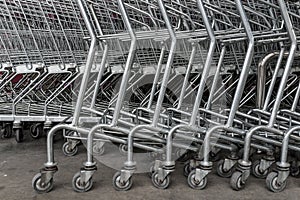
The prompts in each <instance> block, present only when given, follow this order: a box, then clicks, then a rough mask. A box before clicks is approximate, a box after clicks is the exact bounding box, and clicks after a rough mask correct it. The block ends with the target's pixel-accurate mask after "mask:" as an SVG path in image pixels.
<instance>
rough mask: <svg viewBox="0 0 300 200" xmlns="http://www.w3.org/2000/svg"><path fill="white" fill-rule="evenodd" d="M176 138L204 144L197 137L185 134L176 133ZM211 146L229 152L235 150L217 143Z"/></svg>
mask: <svg viewBox="0 0 300 200" xmlns="http://www.w3.org/2000/svg"><path fill="white" fill-rule="evenodd" d="M175 136H176V138H180V139H185V140H187V141H191V142H197V143H199V144H201V143H203V139H200V138H196V137H193V136H188V135H183V134H178V133H176V134H175ZM211 145H214V146H215V147H219V148H221V149H226V150H229V151H233V150H234V148H233V147H232V146H229V145H225V144H221V143H217V142H212V143H211ZM173 146H174V142H173ZM197 150H199V149H197Z"/></svg>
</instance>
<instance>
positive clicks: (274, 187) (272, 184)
mask: <svg viewBox="0 0 300 200" xmlns="http://www.w3.org/2000/svg"><path fill="white" fill-rule="evenodd" d="M277 180H278V173H277V172H271V173H270V174H269V175H268V176H267V179H266V184H267V188H268V189H269V190H270V191H272V192H275V193H277V192H281V191H283V190H284V189H285V188H286V181H284V182H283V183H281V184H279V183H278V182H277Z"/></svg>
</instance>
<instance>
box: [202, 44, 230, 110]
mask: <svg viewBox="0 0 300 200" xmlns="http://www.w3.org/2000/svg"><path fill="white" fill-rule="evenodd" d="M225 51H226V48H225V46H223V47H222V49H221V55H220V59H219V62H218V66H217V69H216V72H215V75H214V80H213V83H212V86H211V89H210V94H209V97H208V100H207V104H206V109H207V110H210V109H211V102H212V100H213V97H214V92H215V90H216V87H217V83H218V79H219V78H220V77H219V76H220V72H221V67H222V64H223V60H224V57H225Z"/></svg>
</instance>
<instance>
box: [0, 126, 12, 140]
mask: <svg viewBox="0 0 300 200" xmlns="http://www.w3.org/2000/svg"><path fill="white" fill-rule="evenodd" d="M1 131H2V136H3V138H11V136H12V134H13V131H12V125H11V124H5V125H4V127H3V128H2V130H1Z"/></svg>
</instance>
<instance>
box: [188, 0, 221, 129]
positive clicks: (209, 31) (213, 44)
mask: <svg viewBox="0 0 300 200" xmlns="http://www.w3.org/2000/svg"><path fill="white" fill-rule="evenodd" d="M197 6H198V9H199V10H200V13H201V16H202V19H203V22H204V24H205V28H206V31H207V34H208V36H209V39H210V44H209V50H208V53H207V57H206V61H205V64H204V67H203V71H202V76H201V79H200V84H199V87H198V92H197V96H196V100H195V103H194V107H193V112H192V115H191V119H190V125H191V126H194V125H195V123H196V120H197V115H198V109H199V107H200V103H201V100H202V95H203V92H204V88H205V84H206V80H207V76H208V74H209V71H210V69H211V62H212V59H213V54H214V51H215V48H216V37H215V35H214V31H213V29H212V28H211V23H210V21H209V19H208V16H207V13H206V11H205V8H204V6H203V2H202V0H197Z"/></svg>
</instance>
